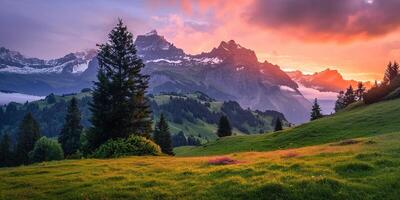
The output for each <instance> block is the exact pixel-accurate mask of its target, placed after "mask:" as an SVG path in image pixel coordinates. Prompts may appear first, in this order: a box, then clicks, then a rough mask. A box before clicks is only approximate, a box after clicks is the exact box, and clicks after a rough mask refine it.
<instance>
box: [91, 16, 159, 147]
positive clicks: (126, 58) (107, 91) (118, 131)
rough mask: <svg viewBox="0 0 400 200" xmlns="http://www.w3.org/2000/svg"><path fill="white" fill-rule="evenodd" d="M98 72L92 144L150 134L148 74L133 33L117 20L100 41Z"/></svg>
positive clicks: (94, 96)
mask: <svg viewBox="0 0 400 200" xmlns="http://www.w3.org/2000/svg"><path fill="white" fill-rule="evenodd" d="M97 58H98V61H99V72H98V74H97V79H98V80H97V81H96V82H95V87H94V89H93V103H92V104H91V111H92V118H91V122H92V125H93V127H92V129H91V134H90V135H91V136H90V139H91V143H92V145H91V146H92V148H96V147H98V146H99V145H100V144H102V143H104V142H106V141H107V140H108V139H112V138H127V137H128V136H129V135H131V134H135V135H141V136H145V137H149V133H150V132H151V131H152V128H151V124H152V119H151V116H150V115H151V111H150V107H149V103H148V100H147V98H146V97H145V94H146V90H147V88H148V80H149V76H147V75H143V74H142V72H141V70H142V69H143V68H144V67H145V65H144V64H143V62H142V60H140V59H139V58H138V57H137V55H136V49H135V45H134V43H133V36H132V34H131V33H130V32H128V30H127V27H126V26H125V25H124V24H123V23H122V20H119V23H118V24H117V26H116V27H115V28H114V29H113V30H112V31H111V33H110V34H109V40H108V42H107V43H105V44H101V45H99V53H98V57H97Z"/></svg>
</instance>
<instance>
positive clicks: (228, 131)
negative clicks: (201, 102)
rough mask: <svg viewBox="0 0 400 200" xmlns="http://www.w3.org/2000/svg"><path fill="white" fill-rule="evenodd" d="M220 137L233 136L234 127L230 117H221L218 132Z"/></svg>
mask: <svg viewBox="0 0 400 200" xmlns="http://www.w3.org/2000/svg"><path fill="white" fill-rule="evenodd" d="M217 135H218V137H225V136H231V135H232V127H231V124H230V122H229V120H228V117H226V116H225V115H223V116H221V118H220V119H219V123H218V130H217Z"/></svg>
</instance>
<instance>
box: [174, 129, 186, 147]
mask: <svg viewBox="0 0 400 200" xmlns="http://www.w3.org/2000/svg"><path fill="white" fill-rule="evenodd" d="M171 139H172V146H173V147H180V146H186V145H188V141H187V139H186V137H185V134H184V133H183V132H182V131H179V133H178V134H175V135H173V136H172V138H171Z"/></svg>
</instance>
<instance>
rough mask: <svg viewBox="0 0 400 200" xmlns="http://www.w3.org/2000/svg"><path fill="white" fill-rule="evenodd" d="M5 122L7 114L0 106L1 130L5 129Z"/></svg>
mask: <svg viewBox="0 0 400 200" xmlns="http://www.w3.org/2000/svg"><path fill="white" fill-rule="evenodd" d="M4 122H5V113H4V110H3V106H0V130H2V129H3V126H4V124H3V123H4Z"/></svg>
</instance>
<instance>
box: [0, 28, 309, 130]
mask: <svg viewBox="0 0 400 200" xmlns="http://www.w3.org/2000/svg"><path fill="white" fill-rule="evenodd" d="M135 44H136V47H137V51H138V55H139V57H140V58H142V59H143V62H144V63H145V64H146V67H145V69H144V73H146V74H149V75H151V79H150V89H149V92H150V93H153V94H159V93H162V92H176V93H190V92H196V91H200V92H203V93H205V94H207V95H209V96H210V97H212V98H215V99H217V100H234V101H237V102H238V103H239V104H240V105H241V106H242V107H244V108H252V109H258V110H261V111H264V110H277V111H280V112H282V113H284V115H285V116H286V118H287V119H288V120H289V121H290V122H292V123H300V122H305V121H307V120H308V117H309V116H308V115H309V109H310V103H309V101H308V100H306V99H305V98H304V97H303V96H302V94H301V93H300V92H299V90H298V85H297V84H296V83H295V82H294V81H293V80H292V79H291V78H290V77H289V76H288V75H287V74H286V73H285V72H283V71H282V70H281V69H280V68H279V66H276V65H273V64H271V63H268V62H267V61H265V62H259V61H258V59H257V57H256V54H255V53H254V51H252V50H250V49H246V48H244V47H242V46H240V45H239V44H237V43H236V42H235V41H233V40H230V41H228V42H221V43H220V45H219V46H218V47H216V48H213V49H212V50H211V51H210V52H205V53H201V54H198V55H188V54H185V53H184V51H183V50H182V49H179V48H177V47H175V46H174V45H173V44H172V43H170V42H168V41H167V40H166V39H165V38H164V37H163V36H160V35H158V34H157V32H156V31H152V32H150V33H147V34H145V35H140V36H138V37H137V38H136V41H135ZM1 52H2V53H0V90H1V89H4V90H13V91H18V92H22V93H27V94H35V95H47V94H49V93H51V92H54V93H70V92H76V91H79V90H80V89H82V88H85V87H91V85H92V81H93V80H95V77H96V72H97V67H98V62H97V59H96V58H95V55H96V54H95V51H88V52H84V53H75V54H68V55H67V56H65V57H63V58H60V59H55V60H49V61H46V60H40V59H36V58H25V57H24V56H22V55H20V54H19V53H17V52H12V51H9V50H6V49H4V48H2V51H1ZM3 52H4V53H3Z"/></svg>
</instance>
